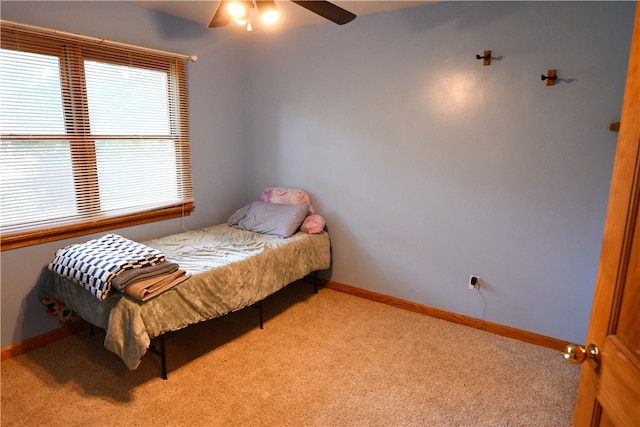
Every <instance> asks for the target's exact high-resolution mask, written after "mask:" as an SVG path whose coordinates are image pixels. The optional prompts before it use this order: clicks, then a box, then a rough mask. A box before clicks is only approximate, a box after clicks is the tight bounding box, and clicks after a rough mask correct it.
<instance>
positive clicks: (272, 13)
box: [260, 9, 280, 24]
mask: <svg viewBox="0 0 640 427" xmlns="http://www.w3.org/2000/svg"><path fill="white" fill-rule="evenodd" d="M279 17H280V14H279V13H278V11H277V10H275V9H274V10H268V11H266V12H263V13H261V14H260V19H262V22H264V23H265V24H273V23H275V22H276V21H277V20H278V18H279Z"/></svg>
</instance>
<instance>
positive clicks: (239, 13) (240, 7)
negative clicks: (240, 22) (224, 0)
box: [227, 1, 249, 19]
mask: <svg viewBox="0 0 640 427" xmlns="http://www.w3.org/2000/svg"><path fill="white" fill-rule="evenodd" d="M227 10H228V11H229V13H230V14H231V16H233V18H234V19H241V18H246V17H247V15H249V10H248V8H247V6H245V5H244V4H242V3H239V2H235V1H233V2H229V4H227Z"/></svg>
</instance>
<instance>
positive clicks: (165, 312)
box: [41, 224, 331, 369]
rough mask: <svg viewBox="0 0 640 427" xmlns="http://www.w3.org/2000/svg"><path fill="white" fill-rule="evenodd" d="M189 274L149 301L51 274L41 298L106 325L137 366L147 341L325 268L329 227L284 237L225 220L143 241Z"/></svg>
mask: <svg viewBox="0 0 640 427" xmlns="http://www.w3.org/2000/svg"><path fill="white" fill-rule="evenodd" d="M144 244H146V245H148V246H151V247H152V248H156V249H159V250H160V251H162V252H163V253H164V254H165V255H166V258H167V261H170V262H175V263H178V264H179V265H180V268H182V269H184V270H186V271H187V272H188V273H191V274H192V276H191V278H189V279H187V280H186V281H184V282H182V283H181V284H179V285H177V286H176V287H174V288H172V289H170V290H168V291H167V292H164V293H162V294H160V295H158V296H157V297H155V298H152V299H150V300H148V301H145V302H141V301H137V300H135V299H133V298H131V297H129V296H127V295H124V294H121V293H119V292H115V291H114V292H112V293H111V295H110V296H109V297H108V298H107V299H105V300H103V301H101V300H99V299H97V298H96V297H95V296H93V295H91V294H90V293H89V292H88V291H86V290H85V289H84V288H83V287H81V286H79V285H76V284H74V283H72V282H69V281H67V280H65V279H63V278H62V277H60V276H58V275H57V274H51V276H50V278H49V280H48V282H47V283H46V285H45V287H44V289H43V290H42V293H41V296H43V297H51V298H55V299H57V300H59V301H62V302H63V303H65V304H66V305H67V306H68V307H69V308H71V309H73V310H74V311H76V312H77V313H78V314H79V315H80V316H81V317H82V318H84V319H85V320H87V321H88V322H90V323H92V324H94V325H96V326H99V327H101V328H104V329H105V330H106V337H105V341H104V346H105V347H106V348H107V349H109V350H111V351H113V352H114V353H116V354H117V355H118V356H120V357H121V358H122V360H123V361H124V362H125V364H126V365H127V367H128V368H129V369H135V368H137V367H138V365H139V364H140V359H141V358H142V356H144V354H145V353H146V351H147V349H148V348H149V345H150V343H151V340H152V339H153V338H155V337H157V336H159V335H161V334H163V333H165V332H168V331H174V330H178V329H181V328H184V327H186V326H188V325H191V324H194V323H198V322H202V321H204V320H208V319H212V318H214V317H219V316H222V315H225V314H227V313H230V312H232V311H236V310H240V309H242V308H244V307H247V306H249V305H252V304H254V303H256V302H258V301H261V300H263V299H264V298H265V297H267V296H269V295H271V294H272V293H274V292H276V291H278V290H280V289H281V288H283V287H285V286H286V285H287V284H289V283H291V282H294V281H296V280H298V279H301V278H303V277H304V276H306V275H308V274H309V273H311V272H313V271H316V270H324V269H327V268H329V266H330V258H331V255H330V241H329V235H328V234H327V233H326V232H322V233H320V234H306V233H303V232H298V233H296V234H294V235H293V236H291V237H289V238H286V239H281V238H279V237H273V236H269V235H264V234H259V233H254V232H250V231H245V230H241V229H237V228H232V227H229V226H228V225H227V224H219V225H214V226H212V227H208V228H204V229H200V230H194V231H189V232H185V233H180V234H175V235H171V236H167V237H163V238H159V239H154V240H150V241H148V242H144Z"/></svg>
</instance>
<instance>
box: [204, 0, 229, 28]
mask: <svg viewBox="0 0 640 427" xmlns="http://www.w3.org/2000/svg"><path fill="white" fill-rule="evenodd" d="M226 3H227V2H226V1H224V0H223V1H221V2H220V4H219V5H218V8H217V9H216V11H215V13H214V14H213V16H212V17H211V21H209V28H213V27H224V26H225V25H227V24H228V23H229V22H230V21H231V13H229V9H227V4H226Z"/></svg>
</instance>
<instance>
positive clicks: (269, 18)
mask: <svg viewBox="0 0 640 427" xmlns="http://www.w3.org/2000/svg"><path fill="white" fill-rule="evenodd" d="M255 3H256V6H257V8H258V11H259V12H260V19H261V20H262V22H264V23H265V24H273V23H274V22H276V21H277V20H278V18H279V16H280V14H279V13H278V9H276V2H275V1H274V0H255Z"/></svg>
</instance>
